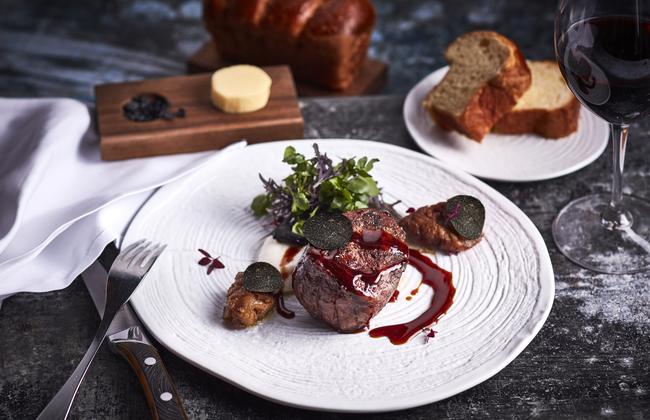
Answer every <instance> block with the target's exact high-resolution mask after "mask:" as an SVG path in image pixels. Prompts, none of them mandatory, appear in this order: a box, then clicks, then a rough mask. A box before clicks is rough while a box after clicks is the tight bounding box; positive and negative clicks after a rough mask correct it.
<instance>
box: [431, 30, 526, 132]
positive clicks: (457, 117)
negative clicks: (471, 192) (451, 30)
mask: <svg viewBox="0 0 650 420" xmlns="http://www.w3.org/2000/svg"><path fill="white" fill-rule="evenodd" d="M445 59H446V60H447V62H448V63H449V72H447V74H446V75H445V77H444V78H443V79H442V81H441V82H440V83H439V84H438V85H436V86H435V87H434V88H433V89H432V90H431V92H429V94H428V95H427V97H426V98H425V100H424V101H423V104H422V105H423V106H424V108H425V109H426V110H427V111H428V112H429V113H430V115H431V117H432V118H433V119H434V120H435V121H436V122H437V123H438V124H439V125H440V126H441V127H443V128H445V129H454V130H457V131H459V132H461V133H463V134H465V135H466V136H468V137H469V138H471V139H473V140H476V141H478V142H480V141H481V140H482V139H483V137H484V136H485V135H486V134H487V133H489V132H490V130H491V129H492V126H493V125H494V124H495V123H496V122H497V121H498V120H499V119H500V118H501V117H502V116H503V115H505V114H506V113H507V112H509V111H510V110H511V109H512V108H513V107H514V106H515V104H516V103H517V100H518V99H519V98H520V97H521V96H522V95H523V94H524V92H525V91H526V90H527V89H528V88H529V87H530V84H531V74H530V70H529V69H528V66H527V65H526V60H524V58H523V56H522V55H521V52H520V51H519V48H518V47H517V45H515V43H514V42H512V41H510V40H509V39H507V38H506V37H504V36H502V35H499V34H498V33H496V32H492V31H476V32H469V33H467V34H464V35H462V36H460V37H459V38H458V39H456V40H455V41H454V42H453V43H452V44H451V45H449V47H448V48H447V50H446V51H445Z"/></svg>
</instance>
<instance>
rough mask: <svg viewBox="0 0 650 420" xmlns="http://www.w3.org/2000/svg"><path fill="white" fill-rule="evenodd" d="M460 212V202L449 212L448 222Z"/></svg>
mask: <svg viewBox="0 0 650 420" xmlns="http://www.w3.org/2000/svg"><path fill="white" fill-rule="evenodd" d="M459 214H460V203H455V204H454V208H453V209H452V210H451V211H450V212H449V213H447V223H449V222H451V221H452V220H454V219H455V218H457V217H458V215H459Z"/></svg>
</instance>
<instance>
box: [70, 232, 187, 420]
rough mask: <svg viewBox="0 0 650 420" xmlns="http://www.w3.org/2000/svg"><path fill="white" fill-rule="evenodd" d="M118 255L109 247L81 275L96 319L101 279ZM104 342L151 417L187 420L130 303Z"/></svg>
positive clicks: (101, 303) (101, 301)
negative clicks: (130, 373)
mask: <svg viewBox="0 0 650 420" xmlns="http://www.w3.org/2000/svg"><path fill="white" fill-rule="evenodd" d="M118 253H119V251H118V250H117V247H116V246H115V245H114V244H109V245H108V247H107V248H106V250H104V252H103V253H102V255H101V256H100V258H99V260H97V261H95V262H94V263H93V264H91V265H90V267H88V268H87V269H86V271H84V272H83V273H82V275H81V276H82V278H83V280H84V283H86V287H87V288H88V292H89V293H90V297H91V298H92V300H93V303H94V304H95V307H96V308H97V311H98V312H99V315H100V316H102V314H103V313H104V306H105V304H106V281H105V279H106V277H107V276H108V270H109V269H110V266H111V264H112V263H113V260H114V259H115V257H117V254H118ZM107 339H108V342H109V347H110V349H111V350H112V351H114V352H115V353H117V354H119V355H121V356H122V357H123V358H124V359H125V360H126V361H127V362H128V363H129V365H131V368H132V369H133V370H134V371H135V373H136V374H137V376H138V379H139V380H140V383H141V384H142V388H143V390H144V392H145V395H146V397H147V404H148V405H149V411H150V413H151V418H153V419H160V420H187V418H188V417H187V414H186V412H185V409H184V407H183V404H182V401H181V398H180V395H179V394H178V391H177V390H176V387H175V386H174V383H173V382H172V379H171V377H170V376H169V373H168V372H167V369H166V368H165V365H164V364H163V361H162V359H161V357H160V354H158V351H157V350H156V348H155V347H154V346H153V345H152V343H151V340H150V339H149V338H148V337H147V335H146V333H145V331H144V327H143V326H142V323H141V322H140V320H139V319H138V317H137V315H136V314H135V312H134V310H133V308H131V304H130V303H127V304H126V305H124V306H123V307H122V308H121V309H120V311H119V312H118V313H117V315H116V316H115V318H114V319H113V322H112V323H111V325H110V327H109V329H108V332H107Z"/></svg>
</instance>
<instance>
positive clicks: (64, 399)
mask: <svg viewBox="0 0 650 420" xmlns="http://www.w3.org/2000/svg"><path fill="white" fill-rule="evenodd" d="M113 316H115V314H114V313H113V314H112V316H109V317H108V318H106V317H105V318H104V319H102V322H101V323H100V324H99V327H98V328H97V332H96V333H95V337H93V341H92V343H90V346H89V347H88V350H86V354H84V357H83V359H81V361H80V362H79V364H78V365H77V367H76V369H75V370H74V372H72V375H70V377H69V378H68V380H67V381H65V384H63V386H62V387H61V389H59V392H57V393H56V395H55V396H54V398H52V399H51V400H50V402H49V403H48V404H47V406H45V408H44V409H43V411H41V414H39V415H38V417H37V418H36V420H64V419H66V418H67V417H68V414H69V413H70V408H71V407H72V402H73V401H74V397H75V396H76V395H77V391H78V390H79V385H81V381H83V379H84V376H85V375H86V372H87V371H88V368H89V367H90V364H91V363H92V361H93V359H94V358H95V355H96V354H97V350H99V347H100V346H101V344H102V341H104V336H106V331H107V330H108V327H109V326H110V321H111V320H112V319H113Z"/></svg>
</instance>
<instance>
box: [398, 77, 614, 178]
mask: <svg viewBox="0 0 650 420" xmlns="http://www.w3.org/2000/svg"><path fill="white" fill-rule="evenodd" d="M447 71H449V66H443V67H440V68H439V69H436V70H434V71H432V72H431V73H429V74H427V75H426V76H424V77H423V78H422V79H421V80H420V81H418V82H417V83H416V84H415V85H413V87H412V88H411V89H410V90H409V92H408V93H407V94H406V97H405V99H404V103H403V105H402V119H403V120H404V125H405V126H406V130H407V131H408V133H409V135H410V136H411V138H412V139H413V141H414V142H415V144H416V145H417V146H418V148H419V149H420V150H421V151H422V152H424V153H426V154H427V155H429V156H431V157H433V158H435V159H437V160H438V161H440V162H445V163H447V164H448V165H453V163H452V162H448V161H446V160H444V159H441V158H439V157H438V156H436V155H434V154H432V153H431V152H429V151H428V150H427V149H426V148H425V144H426V142H428V141H432V139H431V138H430V137H427V136H424V135H423V134H421V133H420V132H419V130H418V129H417V128H416V127H415V126H414V124H412V123H411V122H410V120H409V115H410V114H409V111H410V110H411V108H416V107H417V99H416V98H415V94H416V91H417V90H418V89H419V88H421V87H422V86H425V85H428V84H429V83H430V81H431V80H432V79H434V78H436V77H438V76H439V74H445V73H446V72H447ZM580 112H581V113H587V115H588V117H587V118H594V119H597V120H598V122H599V123H601V122H602V123H603V125H604V126H606V125H607V123H605V122H604V121H600V120H599V119H598V118H597V117H596V116H595V115H593V114H592V113H591V111H589V109H587V108H586V107H584V106H583V105H582V104H580ZM606 128H607V127H606ZM578 130H580V127H578ZM606 132H607V135H606V136H605V140H603V141H602V144H600V145H599V147H598V149H597V152H595V153H594V154H593V155H592V156H589V157H588V158H587V159H585V160H583V161H581V162H579V163H576V164H574V165H572V166H569V167H567V168H565V169H562V170H558V171H555V172H552V173H549V174H546V175H526V176H521V177H519V178H517V179H513V178H510V177H507V176H505V177H504V176H498V175H497V176H494V175H490V174H483V173H477V172H474V171H472V170H467V171H466V172H467V173H469V174H471V175H474V176H475V177H478V178H481V179H483V180H488V181H498V182H513V183H518V184H519V183H526V182H537V181H547V180H550V179H556V178H560V177H563V176H565V175H569V174H572V173H574V172H577V171H579V170H580V169H583V168H585V167H587V166H589V165H590V164H592V163H593V162H595V161H596V159H598V158H599V157H600V156H602V154H603V153H604V152H605V150H606V149H607V146H608V145H609V132H608V131H607V130H606ZM540 140H541V141H544V140H546V141H553V140H549V139H543V138H542V139H540ZM592 141H593V140H592Z"/></svg>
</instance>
